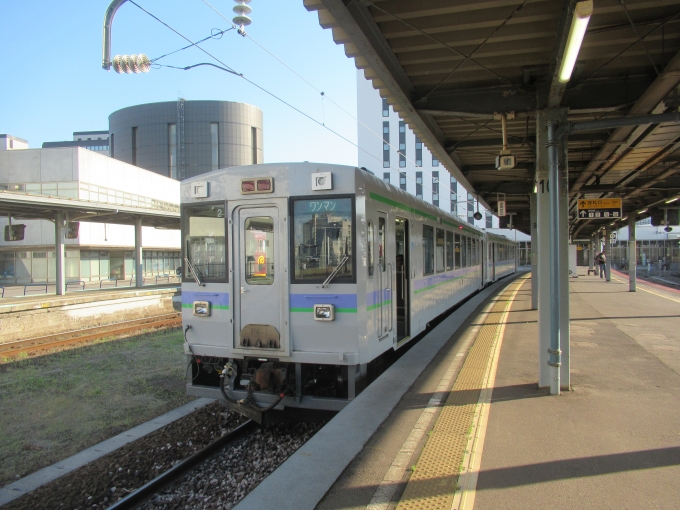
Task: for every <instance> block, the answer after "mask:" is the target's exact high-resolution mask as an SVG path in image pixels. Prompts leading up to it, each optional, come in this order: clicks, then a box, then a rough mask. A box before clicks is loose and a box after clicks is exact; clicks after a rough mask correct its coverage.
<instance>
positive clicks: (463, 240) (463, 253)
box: [460, 236, 468, 267]
mask: <svg viewBox="0 0 680 510" xmlns="http://www.w3.org/2000/svg"><path fill="white" fill-rule="evenodd" d="M460 267H468V260H467V237H465V236H460Z"/></svg>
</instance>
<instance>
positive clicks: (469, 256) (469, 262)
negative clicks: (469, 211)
mask: <svg viewBox="0 0 680 510" xmlns="http://www.w3.org/2000/svg"><path fill="white" fill-rule="evenodd" d="M466 244H467V265H468V267H472V265H473V261H472V238H470V237H468V238H467V243H466Z"/></svg>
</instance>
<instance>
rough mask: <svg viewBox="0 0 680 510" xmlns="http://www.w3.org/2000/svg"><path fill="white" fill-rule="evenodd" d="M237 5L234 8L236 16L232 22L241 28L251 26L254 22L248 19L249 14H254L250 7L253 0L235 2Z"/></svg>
mask: <svg viewBox="0 0 680 510" xmlns="http://www.w3.org/2000/svg"><path fill="white" fill-rule="evenodd" d="M234 2H236V4H237V5H235V6H234V8H233V10H234V12H235V13H236V16H234V17H233V18H232V21H233V22H234V23H235V24H237V25H240V26H241V28H243V27H247V26H248V25H250V24H251V23H252V22H253V21H252V20H251V19H250V18H249V17H248V14H250V13H251V12H253V9H252V8H251V7H250V6H249V5H248V4H249V3H250V2H251V0H234Z"/></svg>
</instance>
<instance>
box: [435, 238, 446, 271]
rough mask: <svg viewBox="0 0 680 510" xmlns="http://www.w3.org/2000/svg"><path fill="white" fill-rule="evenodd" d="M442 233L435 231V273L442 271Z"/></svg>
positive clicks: (443, 253) (443, 252)
mask: <svg viewBox="0 0 680 510" xmlns="http://www.w3.org/2000/svg"><path fill="white" fill-rule="evenodd" d="M444 255H445V251H444V231H443V230H440V229H437V238H436V247H435V263H436V268H437V272H438V273H441V272H442V271H444Z"/></svg>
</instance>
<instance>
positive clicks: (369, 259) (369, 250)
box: [366, 221, 373, 278]
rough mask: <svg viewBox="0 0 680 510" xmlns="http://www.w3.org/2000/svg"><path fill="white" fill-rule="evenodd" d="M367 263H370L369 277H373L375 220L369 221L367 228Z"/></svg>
mask: <svg viewBox="0 0 680 510" xmlns="http://www.w3.org/2000/svg"><path fill="white" fill-rule="evenodd" d="M366 237H367V241H368V242H367V243H366V259H367V260H366V263H367V264H368V277H369V278H373V222H372V221H369V222H368V227H367V228H366Z"/></svg>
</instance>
